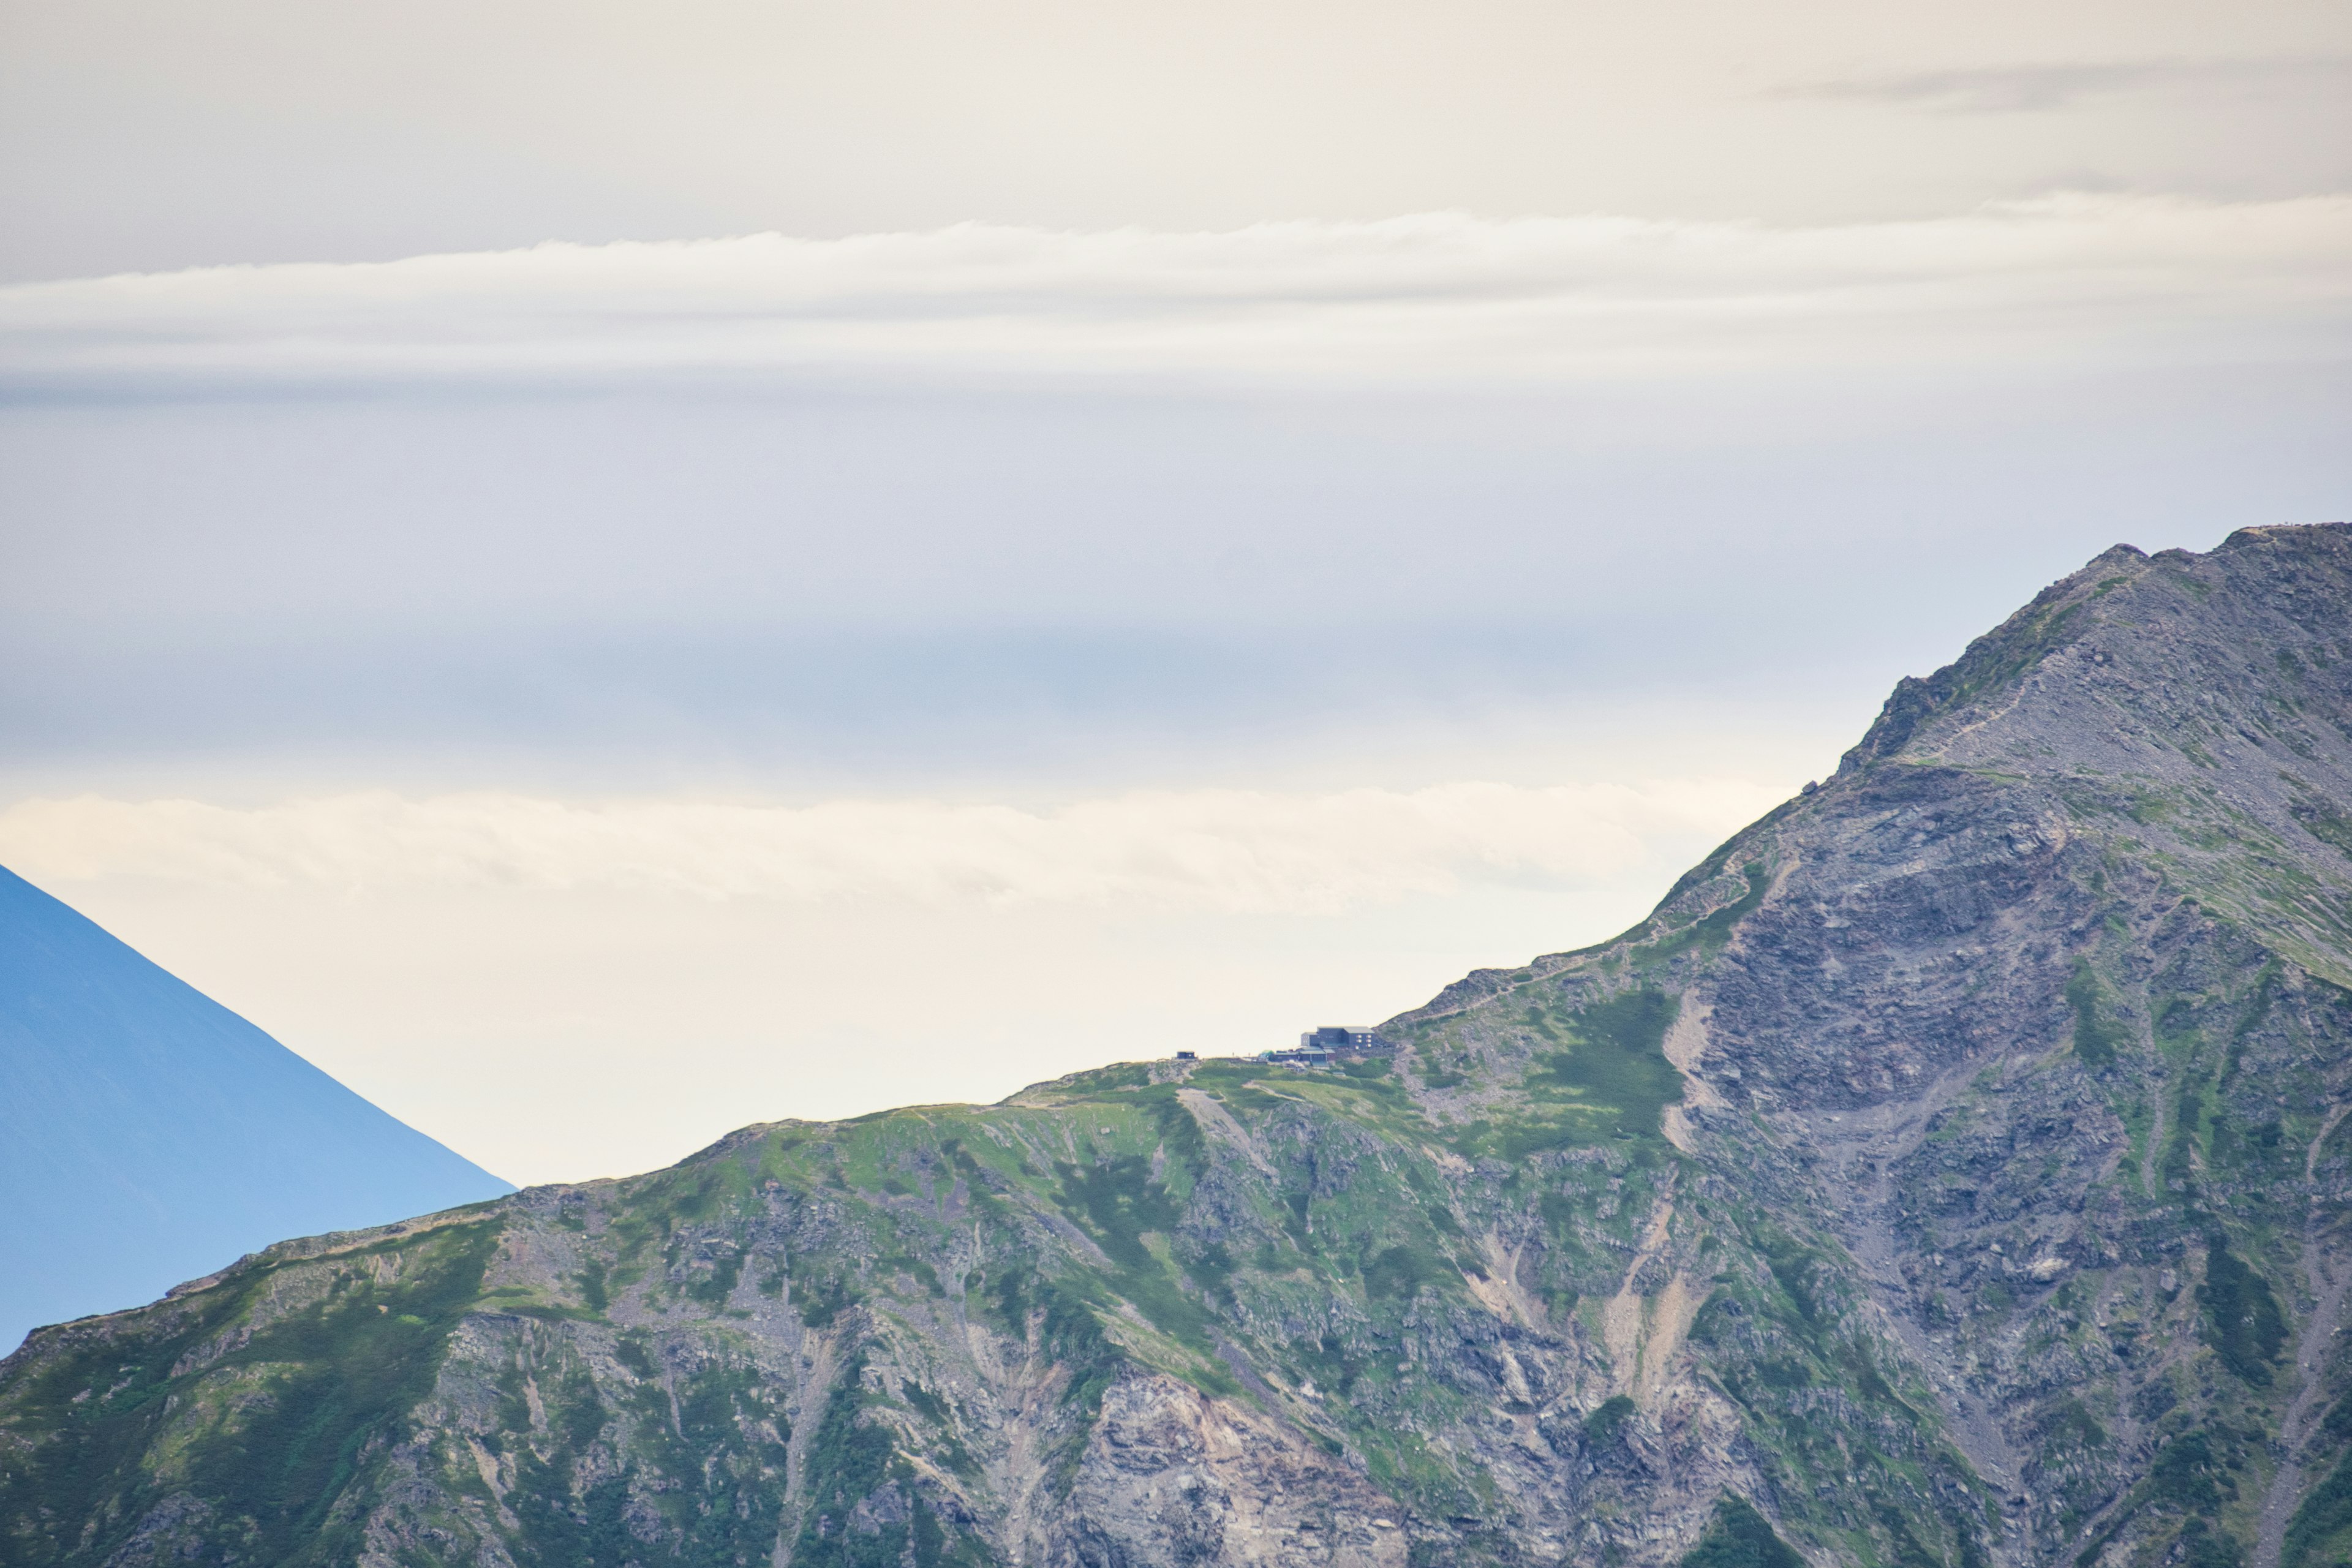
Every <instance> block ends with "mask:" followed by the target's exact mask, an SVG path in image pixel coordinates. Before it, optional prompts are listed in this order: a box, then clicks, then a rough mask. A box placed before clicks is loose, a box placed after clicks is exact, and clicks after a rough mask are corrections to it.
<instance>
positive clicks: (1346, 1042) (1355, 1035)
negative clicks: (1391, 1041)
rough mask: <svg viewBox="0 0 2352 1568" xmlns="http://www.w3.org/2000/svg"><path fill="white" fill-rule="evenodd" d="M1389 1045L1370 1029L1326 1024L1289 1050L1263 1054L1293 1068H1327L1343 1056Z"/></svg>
mask: <svg viewBox="0 0 2352 1568" xmlns="http://www.w3.org/2000/svg"><path fill="white" fill-rule="evenodd" d="M1387 1048H1388V1042H1387V1041H1386V1040H1383V1039H1381V1037H1380V1036H1379V1035H1378V1034H1376V1033H1374V1032H1373V1031H1372V1030H1370V1029H1349V1028H1342V1027H1340V1026H1337V1025H1328V1024H1327V1025H1325V1026H1323V1027H1322V1028H1319V1029H1308V1030H1307V1031H1306V1032H1305V1033H1304V1034H1302V1035H1300V1036H1299V1037H1298V1044H1297V1046H1295V1047H1290V1048H1289V1049H1286V1050H1277V1051H1261V1052H1259V1053H1258V1054H1259V1056H1260V1058H1262V1059H1264V1060H1265V1061H1270V1062H1282V1063H1285V1064H1286V1065H1289V1066H1292V1067H1314V1068H1319V1067H1328V1066H1330V1065H1331V1063H1332V1062H1333V1061H1335V1060H1337V1059H1338V1058H1339V1057H1341V1056H1358V1055H1361V1054H1362V1053H1363V1052H1366V1051H1379V1050H1386V1049H1387Z"/></svg>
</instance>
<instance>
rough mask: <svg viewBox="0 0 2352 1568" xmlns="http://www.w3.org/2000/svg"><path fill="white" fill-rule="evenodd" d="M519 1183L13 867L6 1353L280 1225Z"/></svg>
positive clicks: (0, 1217)
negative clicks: (437, 1138) (428, 1133)
mask: <svg viewBox="0 0 2352 1568" xmlns="http://www.w3.org/2000/svg"><path fill="white" fill-rule="evenodd" d="M513 1190H514V1189H513V1188H512V1187H511V1186H510V1185H509V1184H507V1183H505V1182H502V1181H500V1180H499V1178H497V1177H496V1176H493V1175H491V1174H490V1173H488V1171H485V1170H483V1169H482V1168H481V1167H480V1166H478V1165H476V1164H475V1163H472V1162H471V1161H469V1160H466V1159H463V1158H461V1157H459V1156H458V1155H457V1154H455V1153H453V1152H450V1151H449V1150H447V1149H445V1148H443V1147H442V1146H441V1145H440V1144H438V1143H436V1142H434V1141H433V1140H432V1139H430V1138H427V1137H425V1135H424V1134H423V1133H421V1132H419V1131H415V1129H414V1128H411V1127H408V1126H406V1125H404V1123H402V1122H399V1121H394V1119H393V1118H392V1117H390V1116H388V1115H386V1114H384V1112H383V1111H382V1110H378V1109H376V1108H375V1107H374V1106H373V1105H371V1104H369V1103H368V1102H367V1101H366V1100H362V1099H361V1098H360V1097H359V1096H358V1095H356V1094H353V1093H352V1091H351V1090H350V1089H345V1088H344V1087H343V1086H342V1085H341V1084H340V1083H337V1082H336V1081H335V1080H334V1079H331V1078H330V1077H328V1076H327V1075H326V1074H325V1073H323V1072H320V1070H319V1069H318V1068H314V1067H312V1066H311V1065H310V1063H309V1062H306V1061H304V1060H303V1059H302V1058H300V1057H298V1056H296V1055H295V1054H294V1053H293V1052H292V1051H289V1050H288V1049H287V1048H286V1047H283V1046H281V1045H279V1044H278V1042H277V1041H276V1040H273V1039H271V1038H270V1037H268V1035H265V1034H263V1033H262V1032H261V1031H260V1030H259V1029H257V1028H255V1027H254V1026H252V1025H251V1024H248V1023H247V1022H246V1021H245V1020H244V1019H243V1018H240V1017H238V1016H236V1014H234V1013H232V1012H230V1011H229V1010H228V1009H227V1008H226V1007H224V1006H222V1005H220V1004H219V1003H217V1002H215V1001H213V1000H212V999H211V998H210V997H208V996H206V995H205V994H203V993H202V992H200V991H197V990H196V989H195V988H194V987H193V986H191V985H188V984H185V983H184V982H182V981H180V980H177V979H175V978H173V976H172V975H171V974H169V973H165V972H164V971H163V970H162V969H160V968H158V967H156V966H155V965H154V964H152V963H149V962H148V961H147V960H146V959H144V958H142V957H141V956H140V955H139V954H138V953H137V952H133V951H131V949H130V948H129V947H127V946H125V945H124V944H123V943H121V942H118V941H116V940H115V939H114V938H113V937H111V936H109V935H108V934H107V933H106V932H105V931H102V930H100V928H99V927H98V926H97V925H95V924H93V923H92V922H91V921H88V920H86V919H84V918H83V917H82V916H80V915H79V914H77V913H75V912H74V911H73V910H71V909H69V908H68V907H67V906H66V905H64V904H62V903H59V902H58V900H55V899H53V898H51V897H49V896H48V895H47V893H44V892H42V891H41V890H40V889H37V888H36V887H34V886H33V885H32V884H31V883H29V882H26V880H25V879H22V878H20V877H17V876H16V875H14V874H13V873H11V872H9V871H7V870H5V869H0V1353H5V1352H7V1351H9V1350H13V1349H14V1348H15V1347H16V1344H17V1342H19V1341H20V1340H21V1339H22V1338H23V1337H24V1335H25V1333H26V1331H27V1330H29V1329H31V1328H34V1327H36V1326H37V1325H39V1324H41V1323H51V1322H59V1321H65V1320H67V1319H70V1318H77V1317H82V1316H86V1315H88V1314H89V1313H91V1312H104V1311H112V1310H118V1309H120V1308H124V1307H132V1306H137V1305H138V1304H140V1303H141V1302H143V1301H148V1300H153V1299H154V1298H155V1297H157V1296H159V1295H161V1294H163V1291H164V1290H166V1289H169V1288H170V1287H172V1286H173V1285H175V1284H177V1283H179V1282H180V1281H182V1280H184V1279H193V1278H194V1277H196V1276H199V1275H203V1274H207V1273H210V1272H211V1271H213V1270H215V1269H216V1268H221V1267H222V1266H223V1265H225V1264H226V1263H229V1262H231V1261H233V1260H234V1259H236V1258H237V1257H238V1256H239V1255H241V1254H243V1253H247V1252H250V1251H253V1250H255V1249H256V1248H257V1247H265V1246H267V1245H268V1244H269V1243H270V1242H273V1241H279V1240H283V1239H285V1238H286V1237H295V1236H309V1235H315V1234H317V1233H319V1232H320V1231H327V1230H348V1229H351V1228H352V1227H355V1226H365V1225H381V1224H383V1223H385V1222H386V1221H390V1220H395V1219H402V1218H404V1217H406V1216H408V1215H418V1214H426V1213H430V1212H432V1211H434V1210H436V1209H445V1208H450V1207H453V1206H455V1205H458V1204H466V1203H472V1202H475V1201H477V1200H478V1199H482V1198H488V1197H495V1196H497V1195H499V1194H501V1193H508V1192H512V1191H513Z"/></svg>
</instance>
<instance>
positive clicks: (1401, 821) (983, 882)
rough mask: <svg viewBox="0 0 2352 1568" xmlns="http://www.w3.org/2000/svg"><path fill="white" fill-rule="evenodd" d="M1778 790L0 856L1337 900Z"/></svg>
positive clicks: (1235, 800) (622, 824) (1250, 800)
mask: <svg viewBox="0 0 2352 1568" xmlns="http://www.w3.org/2000/svg"><path fill="white" fill-rule="evenodd" d="M1776 797H1777V792H1775V791H1774V790H1772V789H1770V788H1769V787H1767V786H1763V785H1759V784H1753V783H1748V782H1744V781H1736V780H1720V779H1718V780H1675V781H1661V782H1655V783H1650V784H1639V785H1629V784H1576V785H1561V786H1556V787H1550V788H1526V787H1518V786H1513V785H1507V784H1482V783H1455V784H1439V785H1435V786H1433V787H1430V788H1425V789H1419V790H1412V791H1393V790H1381V789H1352V790H1346V791H1340V792H1337V793H1331V794H1322V795H1285V794H1274V793H1267V792H1261V791H1248V790H1192V791H1161V792H1141V793H1135V794H1128V795H1117V796H1111V797H1107V798H1101V799H1096V800H1088V801H1081V802H1077V803H1075V804H1071V805H1063V806H1059V807H1055V808H1052V809H1045V810H1028V809H1022V808H1019V807H1015V806H1011V805H964V804H950V803H945V802H940V801H932V800H855V799H852V800H835V801H830V802H824V803H820V804H816V805H802V806H791V805H764V804H744V803H730V802H715V801H694V800H669V799H650V800H647V799H640V800H624V801H604V802H589V803H583V802H571V801H561V800H552V799H545V798H534V797H530V796H523V795H499V794H473V795H444V796H436V797H432V798H426V799H416V800H410V799H404V798H402V797H400V796H397V795H390V794H383V793H369V794H355V795H338V796H331V797H325V798H317V799H306V800H296V801H290V802H287V803H284V804H280V805H270V806H264V807H257V808H247V809H239V808H231V807H225V806H219V805H206V804H202V803H199V802H195V801H190V800H156V801H137V802H134V801H122V800H109V799H102V798H97V797H87V796H86V797H81V798H76V799H64V800H29V801H23V802H19V803H18V804H16V805H12V806H10V807H8V808H7V809H6V810H5V811H0V863H5V864H6V865H8V866H9V867H11V868H14V869H16V871H18V872H20V873H22V874H23V875H25V876H26V877H27V878H29V879H32V880H34V881H35V882H52V883H62V882H87V881H89V880H90V879H100V878H110V877H137V878H148V879H168V880H180V881H194V882H199V883H207V884H213V885H236V884H243V885H248V886H260V887H278V888H287V887H297V888H299V887H310V888H323V889H335V890H352V891H357V890H362V889H393V888H403V887H411V888H413V887H420V886H422V887H444V888H468V887H470V888H484V887H520V888H540V889H590V888H606V889H643V890H646V891H659V892H667V893H682V894H687V895H690V896H694V897H698V898H704V899H714V900H725V899H761V900H795V901H812V900H839V899H861V898H863V899H876V898H879V899H890V900H918V901H919V902H923V903H928V904H934V905H946V904H965V903H974V902H978V903H987V904H1034V903H1061V904H1080V905H1108V904H1114V903H1116V904H1123V905H1141V906H1146V907H1159V908H1174V909H1199V910H1223V911H1230V912H1248V913H1263V912H1307V913H1329V912H1335V911H1337V910H1341V909H1344V908H1348V907H1350V906H1354V905H1360V904H1370V903H1384V902H1391V901H1394V900H1399V899H1403V898H1408V897H1413V896H1419V895H1427V894H1444V893H1451V892H1454V891H1458V890H1460V889H1463V888H1465V886H1468V885H1473V884H1479V883H1486V884H1503V885H1527V886H1542V887H1552V888H1575V887H1581V886H1591V885H1592V884H1594V883H1596V882H1598V881H1601V880H1605V879H1611V878H1613V877H1617V876H1622V874H1624V873H1625V872H1627V871H1629V870H1633V869H1635V868H1639V867H1640V866H1641V865H1642V863H1643V861H1644V860H1645V859H1646V858H1649V857H1650V856H1651V855H1652V854H1653V853H1654V848H1655V847H1656V846H1657V844H1658V841H1659V840H1661V839H1665V838H1672V839H1674V840H1675V841H1677V842H1678V843H1679V842H1680V841H1682V840H1684V839H1685V838H1686V837H1688V836H1690V835H1692V834H1694V833H1701V834H1706V835H1718V834H1722V833H1726V832H1728V831H1729V830H1730V829H1731V828H1733V827H1736V826H1738V825H1739V824H1741V823H1744V822H1747V821H1748V820H1750V819H1752V818H1753V817H1754V816H1757V815H1759V813H1760V812H1762V811H1763V810H1765V809H1766V808H1767V807H1769V805H1771V804H1772V802H1773V800H1774V799H1775V798H1776Z"/></svg>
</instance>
